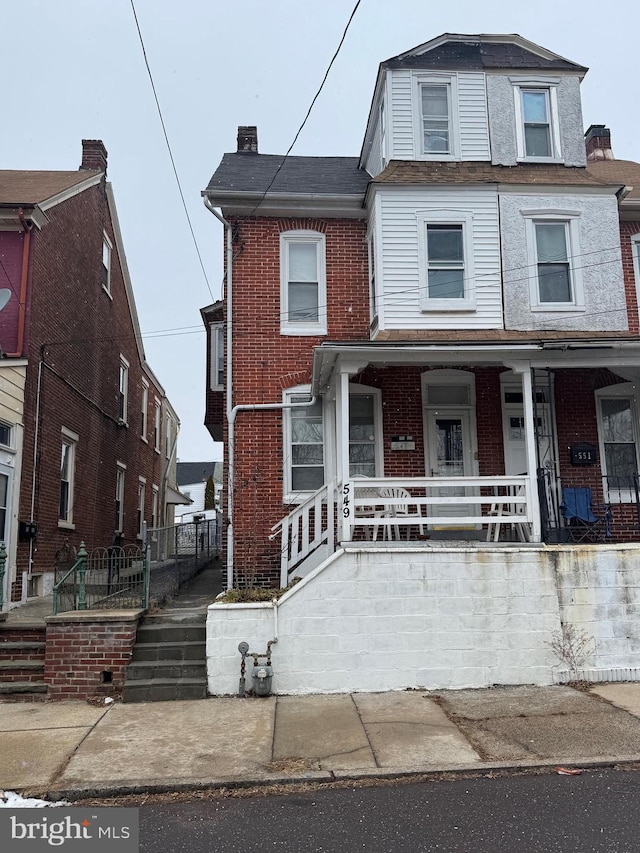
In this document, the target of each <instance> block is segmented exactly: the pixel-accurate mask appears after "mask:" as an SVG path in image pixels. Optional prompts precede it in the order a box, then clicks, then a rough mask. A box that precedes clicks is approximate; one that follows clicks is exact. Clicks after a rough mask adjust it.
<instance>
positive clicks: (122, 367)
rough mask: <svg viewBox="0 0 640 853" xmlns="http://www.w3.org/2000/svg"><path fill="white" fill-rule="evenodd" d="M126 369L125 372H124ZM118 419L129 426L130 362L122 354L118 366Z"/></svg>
mask: <svg viewBox="0 0 640 853" xmlns="http://www.w3.org/2000/svg"><path fill="white" fill-rule="evenodd" d="M123 371H124V374H123ZM122 375H124V388H122V387H121V383H120V379H121V376H122ZM121 391H122V396H123V401H122V414H120V410H119V406H120V392H121ZM118 420H119V422H120V423H122V424H123V425H124V426H129V362H128V361H127V359H126V358H125V357H124V356H123V355H122V354H121V355H120V364H119V366H118Z"/></svg>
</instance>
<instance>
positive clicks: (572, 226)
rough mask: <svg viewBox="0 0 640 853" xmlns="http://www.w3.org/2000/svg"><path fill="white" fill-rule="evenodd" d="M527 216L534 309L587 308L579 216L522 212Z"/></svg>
mask: <svg viewBox="0 0 640 853" xmlns="http://www.w3.org/2000/svg"><path fill="white" fill-rule="evenodd" d="M522 214H523V216H525V217H527V244H528V255H529V261H530V264H531V266H530V269H531V271H532V273H533V274H532V275H531V276H530V278H529V282H530V288H529V289H530V298H531V307H532V309H533V310H537V311H554V310H555V311H571V310H574V311H575V310H583V309H584V290H583V283H582V270H581V267H580V265H579V264H576V263H575V259H576V258H579V257H580V248H579V227H578V223H579V215H578V214H577V213H572V212H569V211H566V212H564V211H554V212H548V213H546V214H543V213H542V212H540V214H539V215H536V211H531V212H526V211H522Z"/></svg>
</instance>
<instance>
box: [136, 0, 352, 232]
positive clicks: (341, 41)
mask: <svg viewBox="0 0 640 853" xmlns="http://www.w3.org/2000/svg"><path fill="white" fill-rule="evenodd" d="M131 2H132V3H133V0H131ZM361 2H362V0H357V3H356V5H355V6H354V7H353V10H352V12H351V14H350V15H349V20H348V21H347V24H346V26H345V28H344V31H343V33H342V38H341V39H340V41H339V43H338V47H337V48H336V50H335V53H334V54H333V56H332V57H331V62H330V63H329V65H328V66H327V70H326V71H325V74H324V77H323V78H322V82H321V83H320V88H319V89H318V91H317V92H316V93H315V95H314V97H313V100H312V101H311V103H310V104H309V109H308V110H307V114H306V115H305V117H304V119H303V121H302V124H301V125H300V127H299V128H298V132H297V133H296V135H295V136H294V137H293V142H292V143H291V145H290V146H289V148H288V149H287V152H286V154H285V155H284V157H283V158H282V163H280V165H279V166H278V168H277V169H276V171H275V174H274V176H273V178H271V182H270V183H269V185H268V186H267V188H266V190H265V191H264V192H263V193H262V196H261V198H260V199H259V201H258V203H257V204H256V206H255V207H254V208H253V210H252V211H251V213H250V214H249V216H253V214H254V213H255V212H256V210H257V209H258V208H259V207H260V205H261V204H262V202H263V201H264V200H265V198H266V196H267V193H268V192H269V190H270V189H271V187H272V186H273V185H274V183H275V180H276V178H277V177H278V175H279V174H280V170H281V169H282V167H283V166H284V164H285V163H286V162H287V157H288V156H289V154H291V151H292V150H293V146H294V145H295V144H296V142H297V141H298V137H299V136H300V134H301V133H302V130H303V128H304V126H305V124H306V123H307V119H308V118H309V116H310V115H311V110H312V109H313V107H314V105H315V102H316V101H317V100H318V98H319V97H320V92H322V90H323V88H324V84H325V83H326V82H327V77H328V76H329V72H330V71H331V68H332V66H333V63H334V62H335V61H336V59H337V57H338V54H339V53H340V50H341V48H342V45H343V44H344V40H345V39H346V37H347V32H348V31H349V27H350V26H351V21H353V18H354V16H355V14H356V12H357V11H358V6H359V5H360V3H361Z"/></svg>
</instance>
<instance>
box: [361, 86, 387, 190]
mask: <svg viewBox="0 0 640 853" xmlns="http://www.w3.org/2000/svg"><path fill="white" fill-rule="evenodd" d="M383 103H384V101H383ZM381 109H382V108H381V107H378V108H377V110H376V119H375V128H374V131H373V137H372V140H371V149H370V151H369V155H368V156H367V159H366V162H365V169H366V171H367V172H368V173H369V174H370V175H372V176H373V177H374V178H375V176H376V175H379V174H380V172H381V171H382V170H383V169H384V163H383V153H382V144H383V139H382V124H383V119H382V113H381ZM384 123H385V124H388V116H387V115H386V109H385V116H384ZM385 134H386V135H388V128H386V130H385Z"/></svg>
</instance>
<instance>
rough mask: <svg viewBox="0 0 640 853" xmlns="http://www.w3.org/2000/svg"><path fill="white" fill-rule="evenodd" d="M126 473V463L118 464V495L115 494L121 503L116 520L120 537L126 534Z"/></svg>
mask: <svg viewBox="0 0 640 853" xmlns="http://www.w3.org/2000/svg"><path fill="white" fill-rule="evenodd" d="M126 472H127V466H126V465H125V464H124V462H116V494H115V500H116V501H119V503H120V507H119V513H118V518H117V519H116V521H117V525H118V526H117V528H116V533H119V534H120V535H122V534H123V533H124V498H125V494H126V483H125V478H126ZM120 492H122V493H120Z"/></svg>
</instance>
